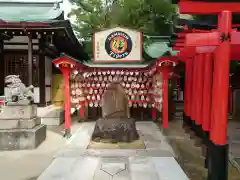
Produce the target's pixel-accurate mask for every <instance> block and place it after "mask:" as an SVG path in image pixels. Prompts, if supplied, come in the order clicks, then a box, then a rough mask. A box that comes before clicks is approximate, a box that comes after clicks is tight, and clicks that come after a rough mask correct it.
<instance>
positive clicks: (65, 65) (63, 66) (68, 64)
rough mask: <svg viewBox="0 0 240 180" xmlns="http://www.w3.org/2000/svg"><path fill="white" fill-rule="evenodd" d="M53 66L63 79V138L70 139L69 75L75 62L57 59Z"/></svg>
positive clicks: (63, 58)
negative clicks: (57, 69)
mask: <svg viewBox="0 0 240 180" xmlns="http://www.w3.org/2000/svg"><path fill="white" fill-rule="evenodd" d="M53 64H54V65H55V66H56V67H57V68H59V69H60V70H61V72H62V75H63V78H64V110H65V112H64V113H65V114H64V117H65V121H64V122H65V124H64V128H65V133H64V137H66V138H70V137H71V112H70V109H71V103H70V74H71V72H72V71H73V70H74V68H75V66H76V61H73V60H72V59H70V58H68V57H67V56H62V57H59V58H58V59H55V60H54V61H53Z"/></svg>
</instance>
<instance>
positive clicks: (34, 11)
mask: <svg viewBox="0 0 240 180" xmlns="http://www.w3.org/2000/svg"><path fill="white" fill-rule="evenodd" d="M55 2H56V1H55ZM62 14H63V11H62V10H61V9H60V7H59V4H58V3H54V2H46V1H45V2H43V1H39V2H37V1H35V2H33V1H32V2H19V1H18V2H17V1H10V2H3V1H0V19H1V20H3V21H6V22H21V21H26V22H43V21H48V20H54V19H57V18H58V17H60V16H61V15H62Z"/></svg>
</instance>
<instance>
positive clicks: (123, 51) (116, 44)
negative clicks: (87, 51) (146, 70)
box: [105, 31, 132, 59]
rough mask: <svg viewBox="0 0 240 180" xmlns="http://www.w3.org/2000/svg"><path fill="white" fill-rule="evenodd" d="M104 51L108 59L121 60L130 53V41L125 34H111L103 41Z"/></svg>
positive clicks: (116, 32) (118, 32) (117, 32)
mask: <svg viewBox="0 0 240 180" xmlns="http://www.w3.org/2000/svg"><path fill="white" fill-rule="evenodd" d="M105 50H106V52H107V54H108V55H109V56H110V57H112V58H114V59H123V58H125V57H127V56H128V55H129V54H130V53H131V51H132V39H131V37H130V36H129V35H128V34H127V33H125V32H122V31H115V32H112V33H111V34H109V35H108V36H107V38H106V40H105Z"/></svg>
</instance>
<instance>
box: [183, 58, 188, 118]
mask: <svg viewBox="0 0 240 180" xmlns="http://www.w3.org/2000/svg"><path fill="white" fill-rule="evenodd" d="M188 85H189V61H188V60H187V61H185V82H184V114H185V115H186V116H188V101H189V97H188V94H189V91H188Z"/></svg>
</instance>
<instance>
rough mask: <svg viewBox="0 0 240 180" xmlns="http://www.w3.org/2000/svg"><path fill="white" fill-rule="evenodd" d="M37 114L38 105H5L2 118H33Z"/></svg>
mask: <svg viewBox="0 0 240 180" xmlns="http://www.w3.org/2000/svg"><path fill="white" fill-rule="evenodd" d="M36 116H37V106H35V105H27V106H4V107H3V111H2V113H0V119H31V118H33V117H36Z"/></svg>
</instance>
